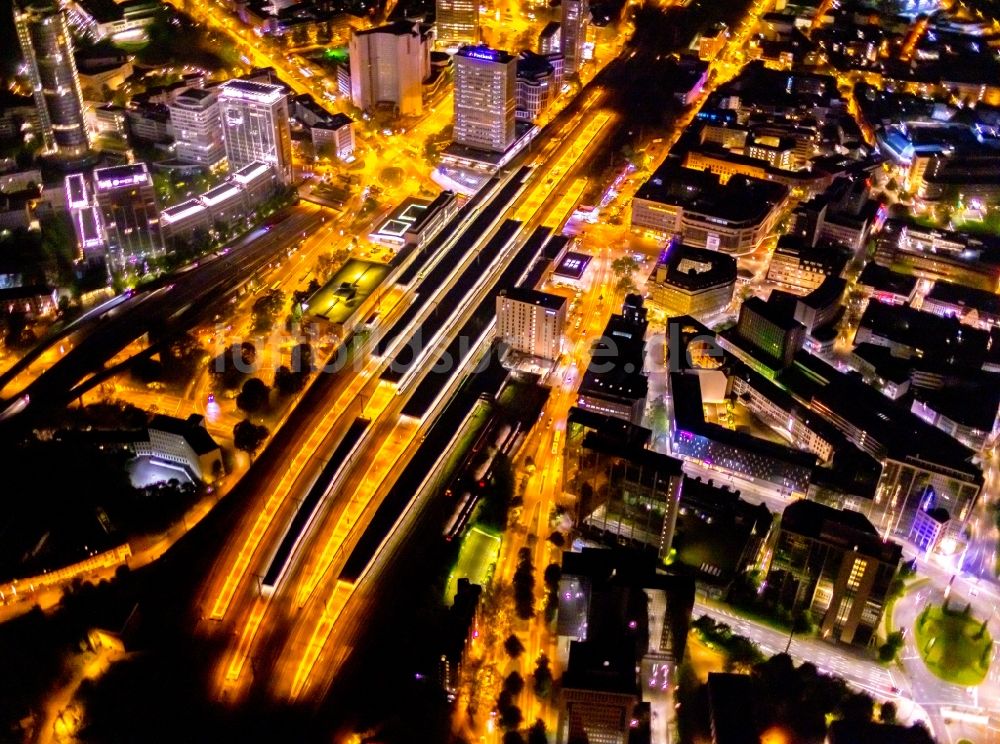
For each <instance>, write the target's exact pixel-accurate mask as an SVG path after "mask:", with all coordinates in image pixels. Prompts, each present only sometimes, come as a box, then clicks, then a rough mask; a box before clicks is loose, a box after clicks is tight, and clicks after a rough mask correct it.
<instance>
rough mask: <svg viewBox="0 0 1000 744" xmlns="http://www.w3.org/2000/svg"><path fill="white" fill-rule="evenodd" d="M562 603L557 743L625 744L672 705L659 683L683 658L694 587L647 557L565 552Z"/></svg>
mask: <svg viewBox="0 0 1000 744" xmlns="http://www.w3.org/2000/svg"><path fill="white" fill-rule="evenodd" d="M558 598H559V604H558V608H557V612H556V633H557V658H558V660H559V662H560V664H561V665H562V666H563V667H564V668H565V673H564V676H563V678H562V683H561V685H560V687H561V691H560V695H559V699H558V701H557V705H558V707H559V725H558V729H557V731H556V741H557V742H560V743H561V744H571V743H572V742H576V741H589V742H593V743H594V744H597V743H598V742H600V743H601V744H627V743H628V742H629V741H631V739H630V736H631V734H632V731H633V726H632V721H633V720H636V719H642V718H650V717H656V716H666V715H668V713H667V708H668V707H672V700H671V698H670V696H669V695H663V694H662V693H661V686H662V683H663V680H666V679H668V678H669V677H670V676H671V674H672V672H673V669H674V667H675V666H676V665H678V664H680V663H681V662H682V661H683V658H684V648H685V644H686V642H687V635H688V628H689V626H690V622H691V611H692V608H693V606H694V582H693V581H691V580H690V579H687V578H683V577H678V576H666V575H664V574H661V573H658V572H657V570H656V562H655V561H654V560H652V559H651V558H650V557H648V556H641V555H635V554H633V553H632V552H630V551H626V550H600V549H584V550H583V551H582V552H580V553H572V552H566V553H565V554H563V561H562V572H561V576H560V579H559V591H558Z"/></svg>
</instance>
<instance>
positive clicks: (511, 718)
mask: <svg viewBox="0 0 1000 744" xmlns="http://www.w3.org/2000/svg"><path fill="white" fill-rule="evenodd" d="M523 721H524V714H523V713H521V709H520V708H518V707H517V706H516V705H505V706H503V707H501V708H500V720H499V721H498V722H499V724H500V728H502V729H504V731H516V730H517V729H518V728H519V727H520V726H521V723H522V722H523Z"/></svg>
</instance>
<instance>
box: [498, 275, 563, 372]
mask: <svg viewBox="0 0 1000 744" xmlns="http://www.w3.org/2000/svg"><path fill="white" fill-rule="evenodd" d="M568 304H569V303H567V302H566V298H565V297H561V296H560V295H554V294H549V293H547V292H539V291H537V290H535V289H528V288H522V287H513V288H508V289H502V290H500V293H499V294H498V295H497V325H496V337H497V339H498V340H500V341H503V342H504V343H505V344H507V345H508V346H509V347H510V349H511V350H512V351H514V352H516V353H518V354H526V355H528V356H531V357H536V358H538V359H546V360H548V361H551V362H554V361H556V360H557V359H558V358H559V356H560V354H562V339H563V331H564V329H565V327H566V312H567V305H568Z"/></svg>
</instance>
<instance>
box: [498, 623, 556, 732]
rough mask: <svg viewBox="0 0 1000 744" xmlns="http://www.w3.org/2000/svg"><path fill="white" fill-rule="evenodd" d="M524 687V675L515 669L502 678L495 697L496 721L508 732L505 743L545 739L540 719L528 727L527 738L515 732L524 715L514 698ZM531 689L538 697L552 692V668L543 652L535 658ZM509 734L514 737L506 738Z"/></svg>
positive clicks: (543, 727) (543, 725)
mask: <svg viewBox="0 0 1000 744" xmlns="http://www.w3.org/2000/svg"><path fill="white" fill-rule="evenodd" d="M512 637H514V636H512ZM524 688H525V682H524V677H522V676H521V673H520V672H518V671H517V670H516V669H515V670H514V671H512V672H511V673H510V674H508V675H507V677H506V678H505V679H504V681H503V688H502V689H501V691H500V697H499V698H497V722H498V723H499V724H500V727H501V728H503V729H504V730H505V731H507V732H508V733H507V736H505V737H504V742H505V744H506V743H507V742H527V744H534V743H535V742H543V741H547V737H546V735H545V724H544V723H542V721H541V720H536V721H535V723H534V724H533V725H532V726H531V728H530V729H528V737H527V739H525V738H524V737H522V736H521V735H520V734H518V733H517V730H518V729H519V728H520V727H521V724H522V723H523V722H524V715H523V714H522V713H521V709H520V708H519V707H518V706H517V703H516V702H515V700H516V699H517V696H518V695H520V694H521V693H522V692H524ZM531 689H532V692H534V694H535V695H537V696H538V697H540V698H545V697H548V696H549V694H550V693H551V692H552V670H551V669H550V667H549V657H548V656H546V655H545V654H539V655H538V659H536V660H535V671H534V672H533V673H532V675H531ZM511 734H514V736H515V737H516V738H508V737H510V736H511Z"/></svg>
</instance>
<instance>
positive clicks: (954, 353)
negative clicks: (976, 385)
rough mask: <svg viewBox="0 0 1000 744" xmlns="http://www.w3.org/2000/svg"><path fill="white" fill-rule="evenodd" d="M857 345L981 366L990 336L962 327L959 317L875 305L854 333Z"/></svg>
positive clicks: (867, 312) (869, 306) (904, 354)
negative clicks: (874, 345)
mask: <svg viewBox="0 0 1000 744" xmlns="http://www.w3.org/2000/svg"><path fill="white" fill-rule="evenodd" d="M854 343H855V344H861V343H871V344H876V345H878V346H885V347H888V348H889V349H890V350H892V353H893V354H894V355H896V356H900V357H914V356H915V357H918V358H926V357H931V356H932V355H934V356H937V358H938V359H948V360H953V361H954V362H955V363H959V364H968V365H972V366H973V367H981V366H982V364H983V361H984V360H985V359H986V358H987V354H988V351H989V347H990V334H989V332H988V331H985V330H981V329H978V328H970V327H969V326H966V325H964V324H962V323H961V322H960V321H959V320H958V318H957V317H955V316H952V315H948V316H941V315H936V314H934V313H930V312H923V311H921V310H915V309H914V308H912V307H909V306H907V305H897V306H894V305H885V304H883V303H881V302H871V303H869V304H868V307H867V308H865V312H864V314H863V315H862V316H861V320H860V321H859V322H858V328H857V331H856V332H855V334H854Z"/></svg>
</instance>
